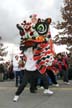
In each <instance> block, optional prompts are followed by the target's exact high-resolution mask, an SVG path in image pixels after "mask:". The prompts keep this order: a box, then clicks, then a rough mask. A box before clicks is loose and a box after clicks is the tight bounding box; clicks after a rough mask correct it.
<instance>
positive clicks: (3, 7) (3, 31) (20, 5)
mask: <svg viewBox="0 0 72 108" xmlns="http://www.w3.org/2000/svg"><path fill="white" fill-rule="evenodd" d="M62 4H63V0H0V36H1V37H2V41H3V42H4V43H5V45H8V46H10V48H9V51H10V52H12V50H13V49H14V47H15V46H13V45H19V42H20V36H19V33H18V30H17V28H16V24H17V23H21V22H22V21H23V20H25V19H27V18H28V17H29V16H30V15H32V14H37V15H38V17H41V18H47V17H51V18H52V21H53V22H56V21H58V20H61V13H60V7H61V6H62ZM56 33H57V30H56V29H54V28H53V27H51V34H52V37H54V36H55V35H56ZM9 43H10V44H9ZM14 50H15V49H14Z"/></svg>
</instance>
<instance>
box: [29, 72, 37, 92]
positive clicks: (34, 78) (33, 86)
mask: <svg viewBox="0 0 72 108" xmlns="http://www.w3.org/2000/svg"><path fill="white" fill-rule="evenodd" d="M36 74H37V72H36V71H32V72H31V78H30V92H31V93H36V90H37V75H36Z"/></svg>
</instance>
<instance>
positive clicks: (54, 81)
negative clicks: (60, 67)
mask: <svg viewBox="0 0 72 108" xmlns="http://www.w3.org/2000/svg"><path fill="white" fill-rule="evenodd" d="M46 72H47V74H48V75H49V77H50V78H51V80H52V83H53V84H55V85H57V86H59V84H58V83H57V80H56V77H55V75H54V73H53V72H52V71H51V70H46Z"/></svg>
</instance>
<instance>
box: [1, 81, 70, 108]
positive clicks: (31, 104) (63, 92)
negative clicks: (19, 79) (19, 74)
mask: <svg viewBox="0 0 72 108" xmlns="http://www.w3.org/2000/svg"><path fill="white" fill-rule="evenodd" d="M70 83H71V85H64V84H63V82H62V81H59V84H60V87H54V86H52V87H50V89H51V90H53V91H54V94H53V95H52V96H50V95H44V94H43V89H40V88H39V89H38V92H37V93H36V94H31V93H30V92H29V89H28V87H26V89H25V91H24V92H23V93H22V94H21V96H20V99H19V101H18V102H16V103H15V102H13V100H12V99H13V97H14V93H15V91H16V89H17V88H16V87H15V82H14V81H6V82H0V108H72V81H70Z"/></svg>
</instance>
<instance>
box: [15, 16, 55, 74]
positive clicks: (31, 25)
mask: <svg viewBox="0 0 72 108" xmlns="http://www.w3.org/2000/svg"><path fill="white" fill-rule="evenodd" d="M30 18H31V21H30V22H27V21H23V22H22V23H21V24H17V25H16V26H17V28H18V30H19V34H20V36H21V42H20V50H21V51H22V53H24V51H25V50H27V48H29V47H33V49H34V50H33V55H34V60H36V67H37V69H38V70H39V72H40V73H41V74H43V73H45V72H46V69H48V70H52V71H53V72H54V73H55V74H56V72H57V68H56V67H55V63H54V55H55V52H54V48H53V41H52V38H51V33H50V30H49V26H50V23H51V18H47V19H41V18H37V15H32V16H30Z"/></svg>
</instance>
